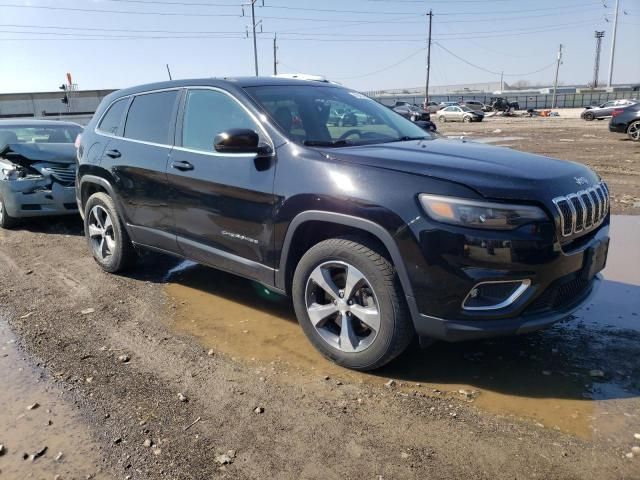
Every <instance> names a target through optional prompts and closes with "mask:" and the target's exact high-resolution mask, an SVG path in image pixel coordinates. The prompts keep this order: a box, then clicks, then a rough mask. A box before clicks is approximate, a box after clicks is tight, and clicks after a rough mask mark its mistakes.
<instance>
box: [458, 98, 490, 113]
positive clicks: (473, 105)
mask: <svg viewBox="0 0 640 480" xmlns="http://www.w3.org/2000/svg"><path fill="white" fill-rule="evenodd" d="M461 105H462V106H465V107H468V108H470V109H471V110H477V111H481V112H485V111H486V108H487V106H486V105H485V104H484V103H482V102H479V101H477V100H465V101H464V102H462V103H461Z"/></svg>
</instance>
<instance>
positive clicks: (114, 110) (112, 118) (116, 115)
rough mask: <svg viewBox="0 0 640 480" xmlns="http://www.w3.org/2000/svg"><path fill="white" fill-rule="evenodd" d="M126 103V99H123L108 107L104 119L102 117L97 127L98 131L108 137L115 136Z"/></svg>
mask: <svg viewBox="0 0 640 480" xmlns="http://www.w3.org/2000/svg"><path fill="white" fill-rule="evenodd" d="M128 101H129V99H128V98H123V99H121V100H118V101H117V102H115V103H113V104H112V105H111V106H110V107H109V110H107V113H106V114H105V115H104V117H102V120H101V121H100V125H98V130H100V131H101V132H104V133H108V134H110V135H116V134H117V133H118V128H119V127H120V122H121V120H122V114H123V113H124V109H125V107H126V106H127V102H128Z"/></svg>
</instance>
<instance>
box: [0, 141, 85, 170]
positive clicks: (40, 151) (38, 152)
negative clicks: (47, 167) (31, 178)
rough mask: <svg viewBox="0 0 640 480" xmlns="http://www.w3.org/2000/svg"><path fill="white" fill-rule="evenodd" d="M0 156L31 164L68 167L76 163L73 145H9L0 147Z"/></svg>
mask: <svg viewBox="0 0 640 480" xmlns="http://www.w3.org/2000/svg"><path fill="white" fill-rule="evenodd" d="M0 149H1V150H0V156H2V157H5V158H7V159H8V160H14V159H16V157H21V158H22V159H24V160H27V161H31V162H48V163H60V164H63V165H69V164H71V163H75V161H76V147H75V145H74V144H73V143H9V144H5V145H4V146H0Z"/></svg>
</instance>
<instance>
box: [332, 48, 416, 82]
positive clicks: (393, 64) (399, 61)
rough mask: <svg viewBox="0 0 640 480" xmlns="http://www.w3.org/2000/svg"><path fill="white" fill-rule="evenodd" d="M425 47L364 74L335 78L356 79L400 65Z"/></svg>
mask: <svg viewBox="0 0 640 480" xmlns="http://www.w3.org/2000/svg"><path fill="white" fill-rule="evenodd" d="M426 49H427V47H423V48H421V49H420V50H416V51H415V52H413V53H412V54H411V55H408V56H406V57H404V58H402V59H401V60H398V61H397V62H395V63H392V64H391V65H387V66H386V67H383V68H380V69H378V70H374V71H373V72H369V73H365V74H363V75H355V76H353V77H342V78H337V79H336V80H353V79H356V78H364V77H369V76H371V75H375V74H376V73H381V72H384V71H386V70H391V69H392V68H393V67H396V66H398V65H400V64H401V63H403V62H406V61H407V60H409V59H411V58H413V57H415V56H416V55H418V54H419V53H421V52H424V51H425V50H426Z"/></svg>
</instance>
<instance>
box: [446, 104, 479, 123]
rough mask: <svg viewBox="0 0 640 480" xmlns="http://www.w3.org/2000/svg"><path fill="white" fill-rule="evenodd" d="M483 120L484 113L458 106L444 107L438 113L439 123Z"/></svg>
mask: <svg viewBox="0 0 640 480" xmlns="http://www.w3.org/2000/svg"><path fill="white" fill-rule="evenodd" d="M483 119H484V112H480V111H478V110H471V109H470V108H469V107H463V106H460V105H452V106H450V107H445V108H443V109H442V110H440V111H439V112H438V121H440V122H481V121H482V120H483Z"/></svg>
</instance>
